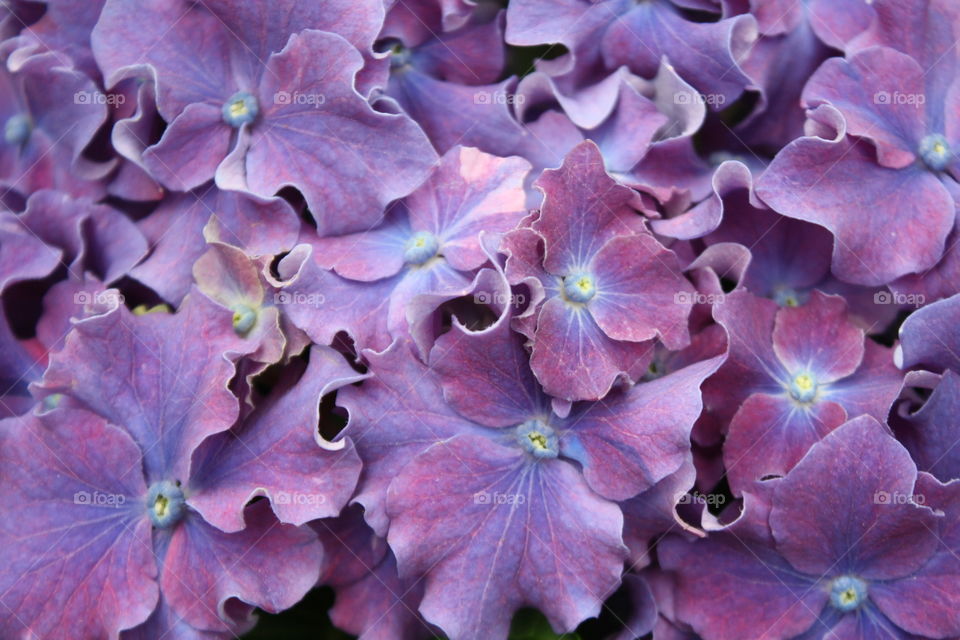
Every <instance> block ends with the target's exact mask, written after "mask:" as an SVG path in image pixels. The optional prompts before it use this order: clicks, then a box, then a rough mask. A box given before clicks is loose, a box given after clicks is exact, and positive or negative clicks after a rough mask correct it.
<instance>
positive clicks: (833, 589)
mask: <svg viewBox="0 0 960 640" xmlns="http://www.w3.org/2000/svg"><path fill="white" fill-rule="evenodd" d="M866 599H867V583H866V582H864V581H863V580H861V579H860V578H855V577H853V576H840V577H839V578H837V579H835V580H834V581H833V582H832V583H831V584H830V604H832V605H833V606H834V607H836V608H837V609H839V610H840V611H843V612H847V611H853V610H854V609H856V608H857V607H859V606H860V605H861V604H863V601H864V600H866Z"/></svg>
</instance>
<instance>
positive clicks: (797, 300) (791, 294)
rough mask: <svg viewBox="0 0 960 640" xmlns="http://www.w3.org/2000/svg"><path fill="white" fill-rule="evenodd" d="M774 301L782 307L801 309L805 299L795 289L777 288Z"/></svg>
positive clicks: (774, 292)
mask: <svg viewBox="0 0 960 640" xmlns="http://www.w3.org/2000/svg"><path fill="white" fill-rule="evenodd" d="M773 301H774V302H776V303H777V305H778V306H781V307H799V306H800V305H801V304H802V303H803V299H802V297H801V296H800V294H799V293H798V292H797V290H796V289H794V288H793V287H777V288H776V289H775V290H774V291H773Z"/></svg>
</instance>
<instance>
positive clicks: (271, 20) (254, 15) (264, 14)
mask: <svg viewBox="0 0 960 640" xmlns="http://www.w3.org/2000/svg"><path fill="white" fill-rule="evenodd" d="M203 4H204V6H205V7H207V8H208V9H209V10H210V11H211V12H212V13H214V14H215V15H216V16H217V17H218V18H219V19H220V20H221V21H223V23H224V26H225V27H226V28H227V30H228V31H229V32H230V33H231V34H232V35H233V37H234V38H237V39H239V40H240V41H241V42H243V45H244V47H245V49H247V50H248V51H249V53H250V54H251V55H253V56H255V60H256V61H259V63H260V64H265V63H266V61H267V59H268V58H269V57H270V54H271V53H273V52H275V51H280V50H281V49H283V47H284V46H285V45H286V44H287V40H288V39H289V38H290V36H291V35H292V34H295V33H299V32H301V31H303V30H304V29H320V30H321V31H329V32H331V33H336V34H338V35H340V36H343V38H344V39H346V40H347V41H348V42H349V43H350V44H352V45H353V46H354V47H356V48H357V49H359V50H360V51H361V52H365V51H366V50H368V49H370V47H371V46H372V45H373V41H374V39H375V38H376V37H377V31H379V29H380V26H381V25H382V24H383V17H384V12H383V5H382V3H381V2H379V1H378V0H327V1H326V2H323V3H322V4H321V3H313V2H299V1H298V0H273V1H272V2H271V3H270V4H269V5H264V4H263V3H262V2H257V1H256V0H204V3H203Z"/></svg>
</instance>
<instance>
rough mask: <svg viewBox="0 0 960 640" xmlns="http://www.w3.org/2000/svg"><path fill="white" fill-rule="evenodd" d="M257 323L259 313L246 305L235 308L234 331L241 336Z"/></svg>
mask: <svg viewBox="0 0 960 640" xmlns="http://www.w3.org/2000/svg"><path fill="white" fill-rule="evenodd" d="M256 323H257V312H256V310H255V309H253V308H252V307H249V306H247V305H245V304H238V305H236V306H235V307H233V330H234V331H235V332H236V333H237V335H239V336H244V335H246V334H247V332H249V331H250V329H252V328H253V325H255V324H256Z"/></svg>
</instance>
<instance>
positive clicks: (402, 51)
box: [379, 38, 411, 69]
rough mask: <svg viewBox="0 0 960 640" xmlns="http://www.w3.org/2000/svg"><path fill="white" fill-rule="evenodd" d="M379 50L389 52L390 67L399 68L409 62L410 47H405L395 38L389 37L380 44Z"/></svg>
mask: <svg viewBox="0 0 960 640" xmlns="http://www.w3.org/2000/svg"><path fill="white" fill-rule="evenodd" d="M382 46H383V48H382V49H379V50H380V51H386V52H389V53H390V68H391V69H399V68H401V67H405V66H407V65H408V64H410V55H411V54H410V49H408V48H407V47H405V46H404V45H403V43H402V42H401V41H400V40H398V39H397V38H389V39H387V40H385V41H384V42H383V44H382Z"/></svg>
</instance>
